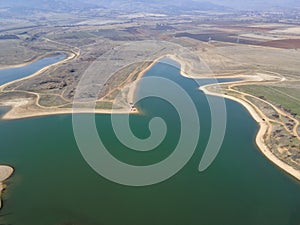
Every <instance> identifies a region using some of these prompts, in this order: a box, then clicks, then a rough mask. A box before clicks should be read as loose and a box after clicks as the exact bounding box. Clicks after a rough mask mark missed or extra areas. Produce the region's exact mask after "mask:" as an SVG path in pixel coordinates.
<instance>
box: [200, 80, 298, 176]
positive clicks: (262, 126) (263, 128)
mask: <svg viewBox="0 0 300 225" xmlns="http://www.w3.org/2000/svg"><path fill="white" fill-rule="evenodd" d="M209 86H212V85H211V84H210V85H205V86H202V87H200V88H199V89H200V90H202V91H203V92H204V93H205V94H207V95H214V96H219V97H222V98H227V99H230V100H233V101H235V102H238V103H240V104H241V105H243V106H244V107H245V108H246V109H247V111H248V112H249V113H250V114H251V116H252V117H253V118H254V120H255V121H256V122H257V123H258V125H259V131H258V133H257V135H256V139H255V141H256V144H257V146H258V149H259V150H260V151H261V153H263V155H265V156H266V157H267V158H268V159H269V160H270V161H271V162H273V163H274V164H275V165H276V166H278V167H279V168H281V169H282V170H283V171H285V172H287V173H288V174H290V175H291V176H293V177H294V178H296V179H298V180H299V181H300V171H298V170H296V169H294V168H293V167H291V166H290V165H288V164H286V163H284V162H283V161H281V160H280V159H278V158H277V157H276V156H275V155H274V154H273V153H272V152H271V150H270V149H269V148H268V147H267V146H266V144H265V140H264V135H265V134H266V132H267V131H268V129H269V125H268V123H267V122H265V121H264V120H263V118H262V116H261V115H260V112H257V111H256V110H255V109H254V108H253V107H252V106H251V105H250V104H249V103H248V102H246V101H244V100H242V99H240V98H237V97H233V96H229V95H224V94H220V93H215V92H211V91H209V90H207V87H209Z"/></svg>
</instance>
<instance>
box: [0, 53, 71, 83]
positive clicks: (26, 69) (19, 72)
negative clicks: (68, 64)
mask: <svg viewBox="0 0 300 225" xmlns="http://www.w3.org/2000/svg"><path fill="white" fill-rule="evenodd" d="M64 58H66V55H65V54H58V55H54V56H49V57H46V58H43V59H40V60H38V61H36V62H33V63H31V64H28V65H26V66H22V67H16V68H7V69H0V85H2V84H5V83H8V82H10V81H14V80H17V79H20V78H24V77H27V76H29V75H31V74H33V73H35V72H37V71H39V70H40V69H42V68H44V67H46V66H48V65H51V64H54V63H57V62H59V61H61V60H62V59H64Z"/></svg>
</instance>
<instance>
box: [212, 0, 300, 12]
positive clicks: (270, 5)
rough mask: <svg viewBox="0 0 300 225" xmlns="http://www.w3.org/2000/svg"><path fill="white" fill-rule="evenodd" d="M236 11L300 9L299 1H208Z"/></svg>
mask: <svg viewBox="0 0 300 225" xmlns="http://www.w3.org/2000/svg"><path fill="white" fill-rule="evenodd" d="M209 2H211V3H214V4H221V5H224V6H227V7H230V8H233V9H238V10H279V9H280V10H282V9H289V10H291V9H297V10H299V9H300V1H299V0H209Z"/></svg>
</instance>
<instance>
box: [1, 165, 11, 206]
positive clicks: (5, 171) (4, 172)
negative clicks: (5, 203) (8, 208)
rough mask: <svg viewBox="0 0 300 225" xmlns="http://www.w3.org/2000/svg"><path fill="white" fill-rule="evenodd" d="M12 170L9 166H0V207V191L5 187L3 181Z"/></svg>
mask: <svg viewBox="0 0 300 225" xmlns="http://www.w3.org/2000/svg"><path fill="white" fill-rule="evenodd" d="M13 172H14V169H13V168H12V167H10V166H5V165H2V166H0V209H1V208H2V200H1V195H2V191H3V190H4V189H5V184H4V181H5V180H7V179H8V178H9V177H10V176H11V175H12V174H13Z"/></svg>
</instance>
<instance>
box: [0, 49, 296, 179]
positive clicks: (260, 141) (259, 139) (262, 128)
mask: <svg viewBox="0 0 300 225" xmlns="http://www.w3.org/2000/svg"><path fill="white" fill-rule="evenodd" d="M77 56H78V54H77V53H75V52H72V53H69V57H67V58H66V59H64V60H62V61H60V62H57V63H55V64H52V65H49V66H47V67H44V68H42V69H41V70H39V71H38V72H36V73H34V74H32V75H30V76H28V77H25V78H21V79H19V80H16V81H12V82H9V83H7V84H4V85H2V86H0V91H2V90H3V89H4V88H5V87H6V86H7V85H9V84H11V83H14V82H17V81H20V80H23V79H29V78H31V77H34V76H37V75H39V74H40V73H42V72H43V71H45V70H47V69H48V68H49V67H52V66H57V65H59V64H61V63H64V62H66V61H69V60H72V59H74V58H76V57H77ZM165 57H168V58H170V59H172V60H175V61H177V62H178V63H179V64H180V65H181V69H180V74H181V75H182V76H184V77H188V78H195V77H194V76H192V75H191V76H189V75H188V74H186V73H185V72H184V70H183V69H182V68H183V65H185V64H186V62H185V61H184V60H183V59H181V58H178V57H176V56H173V55H170V54H166V55H163V56H160V57H158V58H156V59H155V60H153V62H152V63H151V64H150V65H149V66H147V67H146V68H145V69H143V70H142V71H140V73H139V75H138V77H137V79H136V81H137V80H139V79H141V78H142V77H143V76H144V74H145V73H146V72H147V71H148V70H149V69H151V68H152V66H153V65H155V64H156V63H157V62H158V61H159V60H161V59H162V58H165ZM198 78H199V79H200V78H203V79H205V78H215V79H217V78H243V79H242V80H240V81H234V82H227V83H231V84H236V83H245V82H253V81H263V80H264V79H263V78H261V77H260V76H257V75H256V76H254V75H253V76H245V75H232V76H230V75H227V76H218V75H215V76H214V75H213V74H212V75H210V76H209V75H208V76H199V77H198ZM213 85H215V84H208V85H204V86H200V87H199V90H202V91H203V92H204V93H205V94H208V95H213V96H218V97H222V98H227V99H230V100H233V101H235V102H238V103H239V104H241V105H242V106H243V107H245V109H246V110H247V111H248V112H249V113H250V115H251V116H252V117H253V118H254V120H255V121H256V122H257V123H258V125H259V130H258V132H257V135H256V139H255V142H256V145H257V147H258V149H259V151H260V152H261V153H262V154H263V155H264V156H265V157H266V158H268V159H269V160H270V161H271V162H273V164H275V165H276V166H277V167H279V168H281V169H282V170H283V171H285V172H287V173H288V174H290V175H291V176H293V177H294V178H296V179H297V180H299V181H300V171H298V170H296V169H294V168H293V167H291V166H289V165H288V164H286V163H284V162H283V161H281V160H280V159H279V158H277V157H276V156H275V155H274V154H273V153H272V152H271V151H270V149H269V148H268V147H267V146H266V144H265V141H264V135H265V133H266V132H267V131H268V129H269V128H270V126H269V125H268V123H267V122H265V121H264V120H263V117H262V116H261V115H260V113H261V112H257V110H259V109H256V110H255V109H254V108H253V106H252V105H251V104H249V103H248V102H246V101H244V100H243V99H240V98H238V97H234V96H230V95H225V94H220V93H216V92H211V91H209V90H207V87H209V86H213ZM135 90H136V84H134V86H133V87H131V88H130V90H129V92H128V95H127V101H128V102H132V101H133V100H134V93H135ZM10 107H11V109H10V110H9V111H8V112H6V113H5V114H4V115H3V116H2V118H1V119H2V120H10V119H23V118H31V117H39V116H49V115H64V114H72V113H74V111H73V108H68V109H59V108H56V109H55V110H53V108H52V109H45V110H47V111H38V110H36V111H35V112H34V111H33V112H29V113H28V114H27V115H26V114H24V113H23V115H20V113H18V112H14V110H16V108H18V106H16V105H11V106H10ZM49 110H53V111H52V112H51V111H49ZM76 113H95V114H111V113H114V114H124V113H131V114H138V113H140V112H139V111H138V110H137V111H135V112H132V111H130V110H127V109H118V110H116V109H93V110H85V109H82V110H81V109H79V110H78V111H76Z"/></svg>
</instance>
